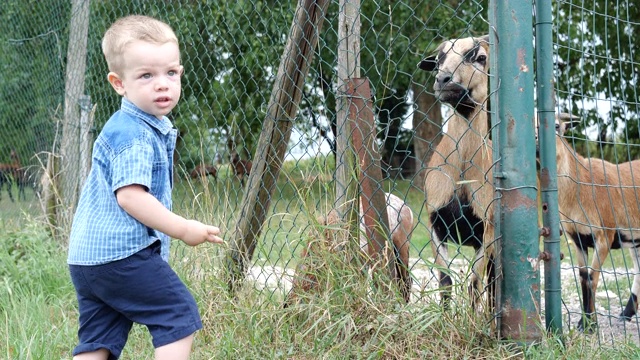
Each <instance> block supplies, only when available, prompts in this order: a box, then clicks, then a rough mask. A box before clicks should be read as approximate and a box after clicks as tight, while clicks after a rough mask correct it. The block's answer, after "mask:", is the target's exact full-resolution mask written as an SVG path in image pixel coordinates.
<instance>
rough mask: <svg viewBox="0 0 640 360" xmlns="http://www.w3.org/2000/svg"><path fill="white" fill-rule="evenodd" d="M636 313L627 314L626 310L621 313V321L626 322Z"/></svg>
mask: <svg viewBox="0 0 640 360" xmlns="http://www.w3.org/2000/svg"><path fill="white" fill-rule="evenodd" d="M634 315H635V314H625V313H624V311H623V312H621V313H620V321H621V322H624V321H631V318H633V316H634Z"/></svg>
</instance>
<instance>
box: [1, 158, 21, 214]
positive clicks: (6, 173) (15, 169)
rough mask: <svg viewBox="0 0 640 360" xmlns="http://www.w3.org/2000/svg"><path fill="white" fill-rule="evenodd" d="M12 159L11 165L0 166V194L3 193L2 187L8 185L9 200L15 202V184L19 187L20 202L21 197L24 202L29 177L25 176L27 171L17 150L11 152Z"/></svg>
mask: <svg viewBox="0 0 640 360" xmlns="http://www.w3.org/2000/svg"><path fill="white" fill-rule="evenodd" d="M10 157H11V163H10V164H0V193H1V192H2V187H3V186H5V185H6V186H7V193H8V194H9V199H11V202H13V201H14V200H13V195H12V193H11V187H12V185H13V183H15V184H16V185H17V186H18V200H20V198H21V197H22V200H26V195H25V191H24V187H25V184H26V182H27V179H26V177H27V176H26V174H25V169H23V168H22V165H21V164H20V158H19V157H18V153H17V152H16V151H15V150H11V154H10ZM0 195H1V194H0ZM1 198H2V197H1V196H0V199H1Z"/></svg>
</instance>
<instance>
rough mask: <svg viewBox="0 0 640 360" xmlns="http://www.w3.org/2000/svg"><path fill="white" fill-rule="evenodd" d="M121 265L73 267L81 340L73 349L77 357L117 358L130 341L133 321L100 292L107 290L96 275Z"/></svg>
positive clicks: (72, 275)
mask: <svg viewBox="0 0 640 360" xmlns="http://www.w3.org/2000/svg"><path fill="white" fill-rule="evenodd" d="M117 266H118V262H113V263H109V264H105V265H96V266H78V265H70V266H69V272H70V275H71V280H72V282H73V285H74V287H75V290H76V296H77V300H78V311H79V318H78V322H79V329H78V340H79V343H78V345H77V346H76V347H75V348H74V349H73V355H74V358H75V359H86V360H88V359H117V358H118V357H119V356H120V353H121V351H122V349H123V348H124V346H125V344H126V342H127V337H128V334H129V331H130V330H131V325H132V322H131V320H129V319H127V318H126V317H124V316H123V315H122V314H121V313H120V312H118V311H117V310H115V309H114V308H113V307H111V306H110V305H109V304H108V303H107V302H105V301H104V300H105V299H104V298H102V297H100V296H98V295H97V294H96V293H97V292H100V291H104V290H103V289H100V287H101V286H100V284H99V281H95V278H96V274H98V277H101V278H102V277H107V278H108V275H106V274H108V273H109V272H110V271H109V270H110V268H112V267H117ZM107 282H108V281H107ZM112 286H113V285H112Z"/></svg>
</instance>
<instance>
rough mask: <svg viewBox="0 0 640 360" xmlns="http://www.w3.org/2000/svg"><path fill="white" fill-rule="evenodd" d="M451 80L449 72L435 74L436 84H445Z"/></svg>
mask: <svg viewBox="0 0 640 360" xmlns="http://www.w3.org/2000/svg"><path fill="white" fill-rule="evenodd" d="M450 81H451V73H448V72H447V73H445V72H443V73H440V74H438V75H437V76H436V84H437V85H438V86H440V87H442V86H445V85H447V83H449V82H450Z"/></svg>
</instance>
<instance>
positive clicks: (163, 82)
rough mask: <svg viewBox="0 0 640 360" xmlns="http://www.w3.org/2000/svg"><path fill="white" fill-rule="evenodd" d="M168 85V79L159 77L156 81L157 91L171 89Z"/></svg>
mask: <svg viewBox="0 0 640 360" xmlns="http://www.w3.org/2000/svg"><path fill="white" fill-rule="evenodd" d="M167 84H168V81H167V79H165V78H164V77H159V78H158V80H157V81H156V89H158V90H165V89H167V88H168V87H169V86H168V85H167Z"/></svg>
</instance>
